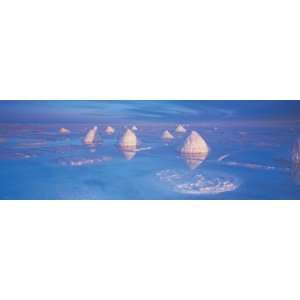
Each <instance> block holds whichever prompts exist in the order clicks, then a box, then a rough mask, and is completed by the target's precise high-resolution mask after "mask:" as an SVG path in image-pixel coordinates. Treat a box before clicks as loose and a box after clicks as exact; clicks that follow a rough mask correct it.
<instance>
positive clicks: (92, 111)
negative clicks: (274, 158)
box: [0, 100, 300, 123]
mask: <svg viewBox="0 0 300 300" xmlns="http://www.w3.org/2000/svg"><path fill="white" fill-rule="evenodd" d="M0 119H1V122H2V123H3V122H16V123H17V122H20V123H23V122H25V123H27V122H32V123H35V122H37V123H48V122H49V123H53V122H59V123H60V122H101V121H114V122H117V121H126V120H132V121H137V122H138V121H149V122H153V121H154V122H155V121H164V122H166V121H174V122H188V121H235V120H236V121H241V120H274V121H278V122H280V121H283V120H287V121H290V120H300V101H160V100H156V101H154V100H153V101H86V100H81V101H64V100H61V101H42V100H41V101H1V102H0Z"/></svg>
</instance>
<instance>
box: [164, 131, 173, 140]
mask: <svg viewBox="0 0 300 300" xmlns="http://www.w3.org/2000/svg"><path fill="white" fill-rule="evenodd" d="M161 138H162V139H166V140H171V139H174V136H173V135H172V134H171V133H170V132H169V131H168V130H165V131H164V132H163V134H162V136H161Z"/></svg>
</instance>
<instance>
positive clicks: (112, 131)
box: [105, 126, 115, 134]
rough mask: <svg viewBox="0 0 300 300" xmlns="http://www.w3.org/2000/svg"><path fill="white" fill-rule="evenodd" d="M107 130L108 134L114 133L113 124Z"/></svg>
mask: <svg viewBox="0 0 300 300" xmlns="http://www.w3.org/2000/svg"><path fill="white" fill-rule="evenodd" d="M105 132H106V133H107V134H113V133H114V132H115V129H114V128H112V127H111V126H107V127H106V129H105Z"/></svg>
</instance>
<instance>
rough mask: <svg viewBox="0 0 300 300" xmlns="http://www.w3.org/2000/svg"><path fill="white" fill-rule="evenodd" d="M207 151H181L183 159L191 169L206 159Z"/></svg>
mask: <svg viewBox="0 0 300 300" xmlns="http://www.w3.org/2000/svg"><path fill="white" fill-rule="evenodd" d="M207 155H208V153H198V154H188V153H182V157H183V158H184V159H185V162H186V164H187V165H188V167H189V168H190V169H191V170H194V169H196V168H197V167H198V166H199V165H201V164H202V163H203V161H204V160H205V159H206V157H207Z"/></svg>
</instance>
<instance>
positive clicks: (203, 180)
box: [156, 169, 240, 195]
mask: <svg viewBox="0 0 300 300" xmlns="http://www.w3.org/2000/svg"><path fill="white" fill-rule="evenodd" d="M156 176H157V177H158V178H159V180H160V181H161V182H163V183H165V184H167V185H168V186H169V187H170V188H171V189H172V190H173V191H174V192H177V193H181V194H189V195H215V194H220V193H225V192H232V191H234V190H236V189H237V188H238V187H239V186H240V183H239V181H238V180H237V179H236V178H235V177H233V176H231V175H228V174H218V173H217V174H214V173H212V174H205V173H204V172H202V173H197V174H194V173H192V174H191V173H190V172H184V171H181V172H179V171H176V170H172V169H167V170H162V171H160V172H158V173H156Z"/></svg>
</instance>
